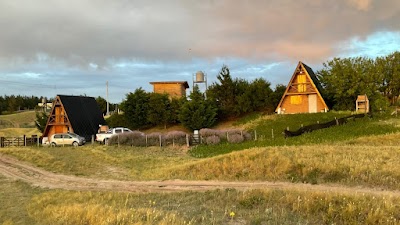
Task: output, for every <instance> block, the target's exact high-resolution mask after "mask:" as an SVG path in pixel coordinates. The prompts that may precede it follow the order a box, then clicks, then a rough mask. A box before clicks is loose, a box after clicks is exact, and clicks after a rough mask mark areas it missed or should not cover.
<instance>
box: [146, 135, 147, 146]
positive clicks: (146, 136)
mask: <svg viewBox="0 0 400 225" xmlns="http://www.w3.org/2000/svg"><path fill="white" fill-rule="evenodd" d="M146 147H147V134H146Z"/></svg>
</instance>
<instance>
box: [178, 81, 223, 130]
mask: <svg viewBox="0 0 400 225" xmlns="http://www.w3.org/2000/svg"><path fill="white" fill-rule="evenodd" d="M189 97H190V100H189V101H185V102H184V103H183V105H182V107H181V111H180V114H179V120H180V122H181V123H182V125H184V126H185V127H187V128H189V129H191V130H198V129H201V128H206V127H211V126H212V125H214V123H215V122H216V119H217V118H216V116H217V110H218V109H217V107H216V106H215V105H214V104H213V102H212V101H210V100H206V99H205V97H204V95H203V94H202V93H201V92H200V89H199V87H198V86H197V85H196V86H194V87H193V92H192V93H191V94H190V96H189Z"/></svg>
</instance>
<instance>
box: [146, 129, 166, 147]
mask: <svg viewBox="0 0 400 225" xmlns="http://www.w3.org/2000/svg"><path fill="white" fill-rule="evenodd" d="M160 136H161V144H163V142H164V140H165V138H164V135H163V134H162V133H159V132H154V133H151V134H149V135H147V146H160Z"/></svg>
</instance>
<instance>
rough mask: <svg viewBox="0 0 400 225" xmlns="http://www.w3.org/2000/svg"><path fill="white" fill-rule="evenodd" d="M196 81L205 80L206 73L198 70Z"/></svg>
mask: <svg viewBox="0 0 400 225" xmlns="http://www.w3.org/2000/svg"><path fill="white" fill-rule="evenodd" d="M196 82H198V83H202V82H204V73H203V72H202V71H197V73H196Z"/></svg>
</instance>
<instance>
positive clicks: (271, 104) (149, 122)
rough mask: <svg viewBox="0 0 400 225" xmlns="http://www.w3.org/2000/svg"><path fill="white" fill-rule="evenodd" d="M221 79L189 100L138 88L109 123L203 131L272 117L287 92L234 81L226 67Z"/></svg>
mask: <svg viewBox="0 0 400 225" xmlns="http://www.w3.org/2000/svg"><path fill="white" fill-rule="evenodd" d="M217 79H218V82H215V83H213V84H212V85H211V86H210V87H209V88H208V89H207V90H206V93H202V92H201V91H200V89H199V87H198V86H194V87H193V90H192V92H191V93H190V95H189V96H188V98H185V97H183V98H180V99H175V98H172V99H170V97H169V96H168V95H167V94H159V93H147V92H145V91H144V90H143V89H142V88H138V89H136V90H135V91H134V92H133V93H129V94H127V95H126V99H125V100H124V101H123V102H122V103H121V106H120V108H121V109H122V111H124V114H123V115H112V116H111V117H110V118H109V119H108V120H107V122H108V123H109V125H110V126H121V125H125V126H128V127H130V128H132V129H141V128H146V127H151V126H164V127H166V126H167V125H171V124H178V123H180V124H182V125H183V126H185V127H187V128H189V129H192V130H195V129H201V128H203V127H211V126H212V125H214V124H215V123H216V122H217V121H221V120H226V119H230V118H236V117H239V116H241V115H244V114H246V113H251V112H255V111H263V112H269V113H272V112H273V111H274V110H275V107H276V105H277V104H278V101H279V100H280V98H281V97H282V95H283V92H284V91H285V86H283V85H277V86H276V88H275V90H272V89H271V83H269V82H268V81H266V80H264V79H263V78H258V79H256V80H254V81H252V82H249V81H246V80H244V79H239V78H235V79H233V78H232V76H231V74H230V70H229V68H228V67H227V66H225V65H224V66H223V67H222V69H221V71H220V72H219V74H218V76H217Z"/></svg>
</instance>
